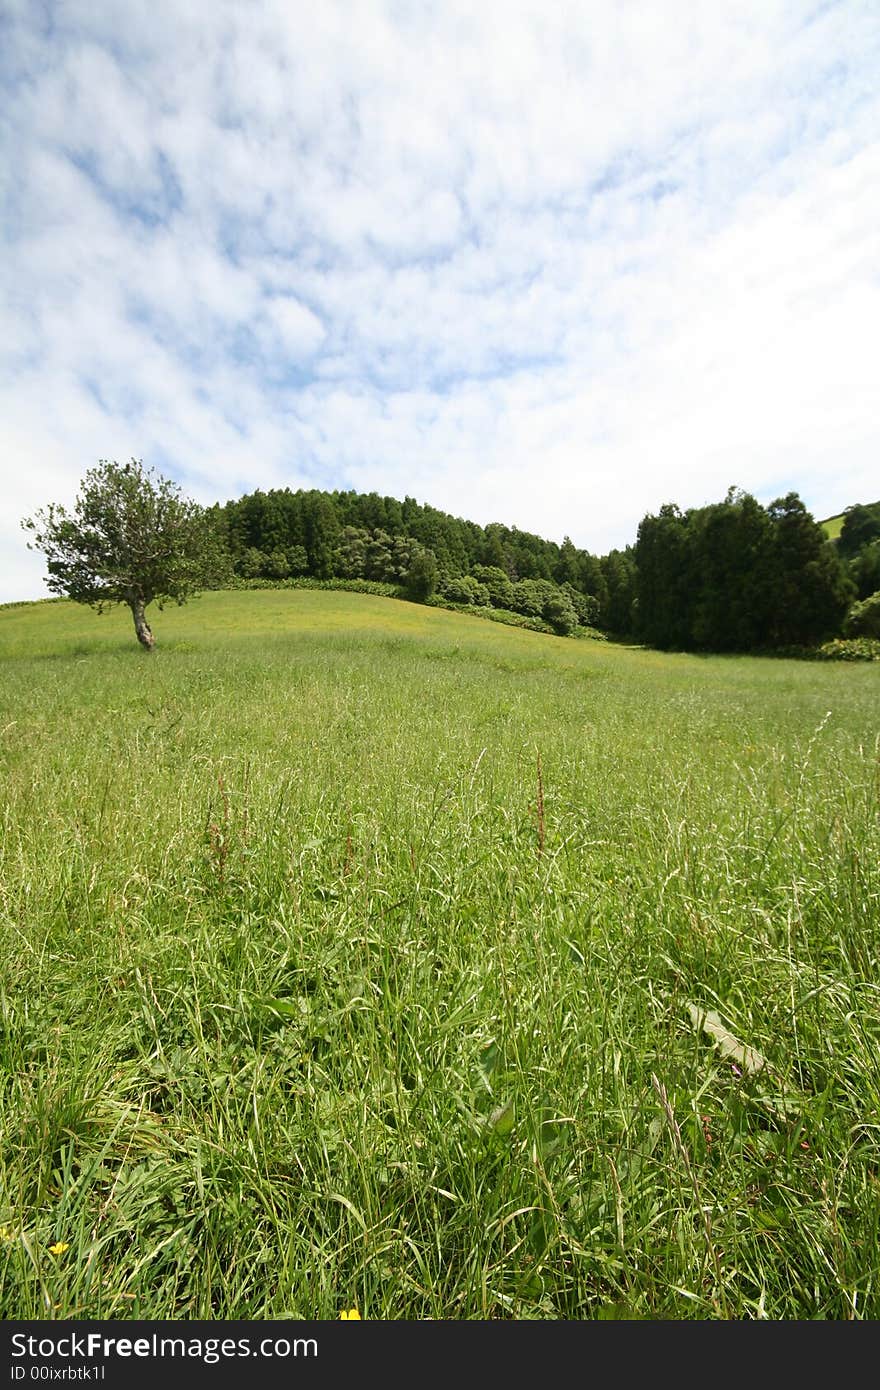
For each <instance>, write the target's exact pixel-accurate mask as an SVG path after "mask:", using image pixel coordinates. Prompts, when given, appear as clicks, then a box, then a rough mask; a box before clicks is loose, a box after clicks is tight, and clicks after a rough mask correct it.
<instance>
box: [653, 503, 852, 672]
mask: <svg viewBox="0 0 880 1390" xmlns="http://www.w3.org/2000/svg"><path fill="white" fill-rule="evenodd" d="M635 564H636V572H637V576H638V579H637V586H636V605H637V607H636V611H635V614H634V625H635V627H636V629H637V631H638V635H639V636H640V638H641V639H642V640H643V641H645V642H648V643H650V644H651V645H652V646H656V647H662V648H667V649H670V648H674V649H678V650H705V651H753V650H757V649H761V648H771V647H787V646H810V645H813V644H815V643H818V642H822V641H824V640H825V639H826V638H828V637H831V636H833V635H835V634H836V633H838V632H839V631H840V630H841V625H842V623H843V620H844V617H845V615H846V613H847V610H848V608H849V605H850V603H851V601H852V598H853V596H854V586H853V584H852V581H851V579H850V578H849V576H848V574H847V571H846V567H845V565H844V563H843V561H842V559H841V557H840V555H839V554H838V552H837V550H836V549H835V547H834V545H833V544H832V543H831V542H830V541H829V540H828V539H827V537H826V535H825V532H824V531H823V529H822V527H821V526H820V525H819V524H818V522H816V521H814V520H813V518H812V516H811V515H810V513H809V512H808V511H807V509H806V507H805V506H804V504H803V502H802V501H801V499H800V498H799V497H798V495H797V493H794V492H790V493H789V494H788V495H787V496H786V497H782V498H779V499H778V500H777V501H775V502H772V503H771V504H770V506H769V507H766V508H765V507H762V506H761V504H760V503H759V502H757V501H756V500H755V498H754V497H751V496H749V494H748V493H744V492H738V491H736V490H735V489H731V490H730V492H729V493H728V494H727V497H726V498H725V500H724V501H723V502H719V503H717V504H715V505H713V506H708V507H700V508H694V509H692V510H690V511H687V512H681V511H680V510H679V509H678V507H676V506H665V507H661V508H660V511H659V513H658V514H657V515H656V516H654V515H649V516H646V517H645V518H644V519H643V521H642V523H641V525H640V526H639V532H638V539H637V541H636V547H635Z"/></svg>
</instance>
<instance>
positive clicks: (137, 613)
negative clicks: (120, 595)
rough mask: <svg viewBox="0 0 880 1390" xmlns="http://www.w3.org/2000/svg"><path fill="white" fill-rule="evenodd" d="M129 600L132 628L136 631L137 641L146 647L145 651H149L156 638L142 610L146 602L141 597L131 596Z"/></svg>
mask: <svg viewBox="0 0 880 1390" xmlns="http://www.w3.org/2000/svg"><path fill="white" fill-rule="evenodd" d="M130 602H131V616H132V617H133V618H134V630H135V632H136V633H137V637H138V641H139V642H140V644H141V646H142V647H146V649H147V651H148V652H151V651H152V650H153V647H154V646H155V645H156V640H155V638H154V637H153V633H152V630H151V628H150V624H149V623H148V622H147V619H146V614H145V612H144V609H145V608H146V604H145V603H144V601H143V599H142V598H133V599H131V601H130Z"/></svg>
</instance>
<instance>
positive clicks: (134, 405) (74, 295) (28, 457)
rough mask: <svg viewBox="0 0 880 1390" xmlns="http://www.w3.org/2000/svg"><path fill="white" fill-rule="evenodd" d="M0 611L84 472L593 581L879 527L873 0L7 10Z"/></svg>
mask: <svg viewBox="0 0 880 1390" xmlns="http://www.w3.org/2000/svg"><path fill="white" fill-rule="evenodd" d="M0 25H2V28H0V88H2V90H0V131H2V135H0V138H2V142H3V158H2V161H0V197H2V205H3V217H2V231H0V235H2V243H3V244H2V262H0V278H2V290H3V298H2V324H0V328H2V332H0V459H2V469H3V480H4V506H3V508H2V517H0V580H2V583H0V600H10V599H15V598H34V597H39V596H40V595H41V594H44V593H45V592H46V590H45V587H44V586H43V584H42V582H41V576H42V573H43V568H42V564H41V561H40V557H39V556H37V555H34V554H31V553H29V552H28V551H27V549H26V548H25V536H24V533H23V532H22V531H21V530H20V527H19V521H20V518H21V517H22V516H24V515H27V514H30V513H31V512H33V511H34V510H35V509H36V508H38V507H40V506H42V505H44V504H45V503H46V502H49V501H61V502H64V503H68V504H69V503H70V502H72V500H73V498H74V496H75V494H76V491H77V486H78V483H79V480H80V479H81V477H82V475H83V473H84V472H85V470H86V469H87V468H89V467H91V466H92V465H93V464H94V463H95V462H97V460H98V459H99V458H116V459H119V460H125V459H128V458H131V457H137V458H142V459H144V461H145V462H146V463H148V464H153V465H155V466H156V467H158V468H159V469H160V470H161V471H163V472H166V473H168V474H171V475H172V476H173V477H175V478H176V480H177V481H179V482H180V484H181V485H182V486H183V488H184V490H185V491H186V492H187V493H189V494H190V495H192V496H195V497H197V498H198V499H199V500H200V501H202V502H211V501H215V500H225V499H226V498H229V497H237V496H240V495H241V494H242V493H243V492H246V491H251V490H253V489H254V488H256V487H263V488H268V487H283V486H289V487H292V488H296V487H300V486H309V487H313V486H318V487H327V488H348V487H351V488H356V489H358V490H359V491H374V490H375V491H378V492H380V493H386V494H390V495H392V496H397V497H403V496H404V495H410V496H414V497H416V498H417V499H418V500H419V501H422V502H430V503H432V504H433V505H435V506H437V507H441V508H443V509H444V510H446V511H449V512H452V513H454V514H455V515H458V516H466V517H468V518H470V519H472V520H475V521H479V522H482V523H486V522H488V521H492V520H498V521H504V522H506V523H508V524H510V525H515V526H519V527H521V528H522V529H526V530H533V531H537V532H539V533H540V534H542V535H545V536H548V537H550V538H552V539H555V540H560V541H561V540H562V538H563V536H564V535H570V536H571V537H572V539H573V540H574V541H575V543H576V544H578V545H582V546H585V547H587V548H588V549H590V550H592V551H594V552H595V553H599V554H602V553H605V552H606V551H607V550H609V549H610V548H612V547H613V546H619V545H624V544H626V543H627V542H630V541H632V540H634V538H635V533H636V528H637V526H638V522H639V520H640V518H641V517H642V516H643V515H644V513H645V512H646V511H649V510H656V508H657V507H659V506H660V505H661V504H662V503H663V502H666V501H677V502H679V504H681V505H682V506H692V505H701V504H703V503H705V502H709V501H714V500H718V499H720V498H721V497H723V496H724V494H725V492H726V491H727V488H728V486H730V485H731V484H736V485H737V486H739V487H743V488H745V489H746V490H748V491H750V492H753V493H754V494H755V495H756V496H758V497H759V498H760V499H761V500H762V501H764V502H767V501H770V500H772V498H774V497H776V496H778V495H780V494H781V493H784V492H787V491H789V490H790V489H795V490H797V491H799V492H800V494H801V496H802V497H803V499H804V501H805V502H806V504H807V506H808V507H810V509H811V510H812V511H813V512H814V514H815V515H816V516H817V517H821V516H824V515H828V514H831V513H833V512H835V511H837V510H839V509H840V508H842V507H844V506H846V505H848V504H849V503H851V502H854V501H873V500H874V499H875V498H877V497H878V496H880V449H878V443H880V438H878V436H880V416H878V411H877V400H878V396H880V389H878V388H880V368H878V365H877V364H878V362H880V343H878V336H880V83H878V81H877V75H878V73H880V11H878V8H877V5H876V3H875V0H865V3H861V0H842V2H841V3H836V4H835V3H830V4H813V3H782V2H780V3H777V0H754V2H753V0H726V3H725V4H723V5H720V4H719V5H694V4H693V3H692V0H581V3H565V2H564V0H558V3H555V4H553V5H550V6H547V5H545V4H543V3H540V0H537V2H536V3H533V2H532V0H483V3H481V4H480V5H478V6H475V5H473V4H472V3H459V0H443V3H442V4H428V3H406V2H405V0H398V2H397V3H380V0H362V2H361V3H359V2H358V0H340V3H336V2H335V0H322V2H321V4H319V5H304V4H291V3H286V2H285V0H248V3H244V0H237V2H236V3H229V2H228V0H212V4H210V5H195V4H193V5H188V4H182V3H181V2H180V0H173V3H168V2H167V0H63V3H52V0H45V3H37V0H6V3H5V5H4V7H3V17H2V21H0Z"/></svg>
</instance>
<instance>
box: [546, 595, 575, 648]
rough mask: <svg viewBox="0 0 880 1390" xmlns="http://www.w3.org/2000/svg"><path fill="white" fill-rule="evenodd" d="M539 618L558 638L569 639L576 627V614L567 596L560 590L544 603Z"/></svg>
mask: <svg viewBox="0 0 880 1390" xmlns="http://www.w3.org/2000/svg"><path fill="white" fill-rule="evenodd" d="M541 617H542V618H543V619H544V622H545V623H549V624H550V626H551V627H552V629H553V631H554V632H555V633H557V635H558V636H560V637H569V636H571V634H572V633H573V632H574V630H575V628H576V627H577V625H578V620H577V613H575V611H574V608H573V607H572V604H571V600H570V599H569V597H568V595H567V594H564V593H563V592H562V590H561V589H560V590H559V591H558V592H557V593H555V594H552V595H551V596H550V597H549V598H548V599H547V600H546V602H545V604H544V608H543V611H542V613H541Z"/></svg>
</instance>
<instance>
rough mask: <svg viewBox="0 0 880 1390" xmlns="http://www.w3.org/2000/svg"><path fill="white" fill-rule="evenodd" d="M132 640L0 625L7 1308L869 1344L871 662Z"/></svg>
mask: <svg viewBox="0 0 880 1390" xmlns="http://www.w3.org/2000/svg"><path fill="white" fill-rule="evenodd" d="M153 625H154V631H155V632H156V636H157V641H158V644H159V645H158V647H157V650H156V653H155V655H154V656H153V657H149V656H146V655H145V654H143V653H142V652H141V651H140V649H139V648H138V647H137V644H136V642H135V639H134V632H133V629H132V626H131V622H130V619H129V618H128V616H127V615H126V614H123V613H119V612H118V613H113V614H106V615H103V616H100V617H99V616H97V615H95V614H93V613H91V612H90V611H89V610H87V609H82V608H77V607H75V606H72V605H69V604H66V603H55V604H38V605H32V606H25V607H16V608H9V609H5V610H3V611H0V814H2V818H3V821H2V841H0V959H2V962H3V966H2V975H0V1088H2V1093H0V1127H2V1132H0V1237H2V1238H0V1315H2V1316H3V1317H5V1318H7V1319H8V1318H99V1319H107V1318H144V1319H161V1318H178V1319H193V1318H221V1317H224V1318H242V1319H267V1318H306V1319H313V1318H314V1319H320V1318H331V1319H334V1318H337V1317H338V1315H339V1311H340V1309H342V1308H351V1307H354V1306H356V1307H357V1308H358V1309H359V1310H360V1311H361V1313H362V1315H363V1316H364V1317H367V1318H384V1319H402V1318H451V1319H476V1318H537V1319H557V1318H576V1319H581V1318H596V1317H601V1318H608V1317H612V1318H614V1317H634V1318H637V1317H641V1318H661V1317H683V1318H701V1319H706V1318H728V1317H733V1318H747V1319H751V1318H762V1317H766V1318H774V1319H789V1318H825V1319H844V1318H877V1317H878V1316H880V1241H878V1234H880V1008H878V1005H880V976H878V945H880V940H878V937H880V831H878V805H880V760H878V753H880V747H878V719H877V716H878V709H880V670H878V668H877V667H876V665H874V666H872V665H865V666H863V667H860V666H849V665H846V664H840V665H837V664H834V663H832V664H828V665H824V664H813V663H808V662H802V663H799V662H788V661H770V660H759V659H753V658H700V657H693V656H676V655H661V654H658V653H653V652H649V651H644V650H639V649H636V648H625V647H619V646H614V645H612V644H600V643H592V642H589V641H581V642H576V641H571V640H567V641H566V640H562V639H557V638H552V637H545V636H541V635H539V634H532V633H527V632H521V631H518V630H513V629H508V628H503V627H500V626H496V625H493V624H489V623H482V622H478V621H475V620H473V619H471V618H468V617H465V616H459V615H457V614H453V613H448V612H443V611H437V610H432V609H427V608H422V607H415V606H412V605H409V604H404V603H400V602H395V601H393V600H387V599H380V598H370V597H363V596H355V595H351V594H344V593H314V592H304V591H300V592H297V591H287V592H283V591H282V592H242V593H232V594H208V595H205V596H203V597H202V598H201V599H199V600H197V601H195V602H193V603H191V604H190V605H188V606H187V607H186V608H183V609H169V610H166V611H165V612H164V613H155V614H154V624H153ZM725 1030H726V1031H725Z"/></svg>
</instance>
